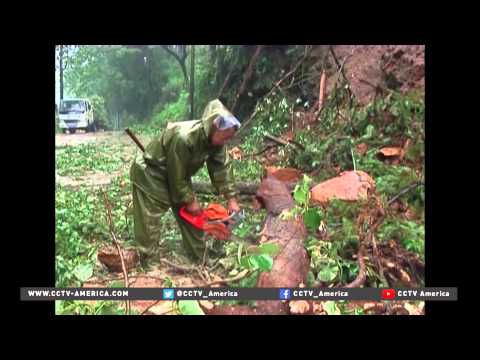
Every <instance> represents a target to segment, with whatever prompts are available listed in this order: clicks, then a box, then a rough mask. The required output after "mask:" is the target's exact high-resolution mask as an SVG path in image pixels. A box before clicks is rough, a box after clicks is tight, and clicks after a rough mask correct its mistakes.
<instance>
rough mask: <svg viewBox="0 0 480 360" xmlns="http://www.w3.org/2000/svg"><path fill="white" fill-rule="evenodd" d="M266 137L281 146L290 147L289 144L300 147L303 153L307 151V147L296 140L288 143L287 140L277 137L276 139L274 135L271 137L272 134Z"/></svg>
mask: <svg viewBox="0 0 480 360" xmlns="http://www.w3.org/2000/svg"><path fill="white" fill-rule="evenodd" d="M265 137H266V138H267V139H269V140H272V141H273V142H276V143H277V144H280V145H285V146H286V145H289V144H294V145H296V146H297V147H299V148H300V149H302V150H303V151H305V147H304V146H303V145H302V144H300V143H298V142H296V141H294V140H288V141H287V140H283V139H280V138H277V137H275V136H273V135H270V134H267V135H265Z"/></svg>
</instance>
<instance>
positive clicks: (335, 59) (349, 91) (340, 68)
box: [329, 45, 353, 107]
mask: <svg viewBox="0 0 480 360" xmlns="http://www.w3.org/2000/svg"><path fill="white" fill-rule="evenodd" d="M329 49H330V53H331V54H332V57H333V60H334V61H335V64H336V65H337V69H339V71H340V72H341V74H342V76H343V79H344V80H345V82H346V83H347V85H348V86H347V91H348V96H349V99H350V104H349V105H350V107H352V99H353V94H352V91H351V90H350V82H349V81H348V78H347V75H345V70H344V69H343V64H345V61H344V62H343V64H342V65H340V63H339V61H338V59H337V56H336V55H335V51H334V50H333V46H332V45H329ZM352 54H353V53H352Z"/></svg>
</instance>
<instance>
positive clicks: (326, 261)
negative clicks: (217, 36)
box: [55, 46, 425, 315]
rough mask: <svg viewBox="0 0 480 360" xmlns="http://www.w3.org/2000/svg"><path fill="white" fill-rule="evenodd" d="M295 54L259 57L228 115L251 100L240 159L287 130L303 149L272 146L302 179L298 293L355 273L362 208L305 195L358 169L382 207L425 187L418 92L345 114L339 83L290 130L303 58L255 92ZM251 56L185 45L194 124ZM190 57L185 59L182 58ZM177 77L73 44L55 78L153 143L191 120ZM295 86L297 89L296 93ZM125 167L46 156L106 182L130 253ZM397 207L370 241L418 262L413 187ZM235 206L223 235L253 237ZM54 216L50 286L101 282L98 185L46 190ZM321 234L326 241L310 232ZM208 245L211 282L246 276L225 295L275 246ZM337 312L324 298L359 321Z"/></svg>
mask: <svg viewBox="0 0 480 360" xmlns="http://www.w3.org/2000/svg"><path fill="white" fill-rule="evenodd" d="M187 50H188V49H187ZM303 53H304V49H303V47H296V46H287V47H272V48H271V49H269V50H268V51H266V52H265V54H264V56H263V57H261V58H260V60H259V62H258V64H257V66H256V67H255V71H254V73H253V75H252V79H251V82H250V84H249V86H248V87H247V91H245V93H244V94H242V96H241V97H240V101H239V105H238V111H235V113H236V114H239V118H240V119H241V120H242V121H244V120H246V119H248V116H249V115H250V114H251V113H252V112H253V109H254V107H255V105H256V104H257V101H258V100H260V99H261V100H260V102H259V104H258V108H257V113H256V116H255V118H254V119H253V120H252V121H251V122H250V124H249V125H248V127H247V129H245V130H244V131H245V136H244V137H243V139H242V141H241V143H240V144H239V146H240V147H241V149H242V150H243V152H244V153H245V154H253V153H256V152H258V151H260V150H262V149H263V148H264V146H265V135H266V134H271V135H274V136H281V135H282V134H284V133H285V132H287V131H291V130H292V129H293V130H294V131H293V136H294V140H295V141H296V142H298V143H300V144H301V145H303V146H304V147H305V151H299V150H298V148H296V147H295V146H291V145H288V146H284V147H278V149H277V150H278V151H277V153H278V157H279V161H278V163H277V164H276V166H288V167H294V168H297V169H300V170H302V171H303V172H304V173H305V174H307V175H305V177H304V178H303V181H301V182H300V183H299V184H297V186H296V188H295V189H294V193H293V195H294V200H295V202H296V207H295V209H294V210H293V212H292V215H295V214H301V215H302V216H303V219H304V221H305V225H306V227H307V229H308V236H307V238H306V240H305V247H306V249H307V251H308V253H309V255H310V257H311V265H310V271H309V274H308V279H307V286H335V285H338V284H346V283H349V282H351V281H353V280H354V279H355V277H356V276H357V274H358V272H359V267H358V262H357V259H356V254H357V250H358V246H359V241H360V235H361V234H360V233H359V229H358V228H357V218H358V216H359V214H360V213H361V212H362V211H363V209H364V208H365V206H366V204H365V203H364V202H356V203H346V202H343V201H340V200H333V201H331V202H330V203H329V205H328V206H325V207H311V206H310V205H309V204H310V202H309V197H310V192H309V187H310V186H311V185H312V184H315V183H318V182H321V181H323V180H326V179H329V178H331V177H333V176H336V175H338V173H339V172H340V171H346V170H353V169H356V170H362V171H365V172H366V173H368V174H369V175H370V176H371V177H372V178H374V180H375V183H376V193H377V194H378V195H379V197H380V199H381V201H382V203H383V205H384V208H387V209H388V206H387V203H388V201H389V200H390V199H392V198H393V197H394V196H395V195H397V194H399V192H400V191H401V190H402V189H404V188H405V187H407V186H408V185H410V184H412V183H414V182H416V181H422V180H423V179H424V157H425V150H424V140H425V124H424V121H425V120H424V117H425V106H424V102H423V99H422V98H421V97H419V96H418V94H415V93H408V94H400V93H397V92H390V93H389V95H387V96H384V97H377V98H376V100H375V101H374V102H372V103H370V104H368V105H367V106H360V104H358V103H356V102H355V100H353V102H352V104H351V105H352V106H350V103H349V98H348V91H347V89H346V88H345V87H344V86H338V87H335V89H334V90H332V92H331V93H330V94H329V96H328V98H327V99H326V103H325V106H324V109H323V110H322V112H321V114H320V116H319V119H318V120H317V121H316V122H313V123H310V124H304V125H303V126H299V124H300V123H301V121H300V120H301V119H302V117H304V116H305V113H306V112H308V111H310V110H311V106H312V105H313V103H314V101H315V100H316V96H314V95H312V94H317V93H318V92H317V91H316V90H317V89H318V88H317V89H315V86H317V85H316V84H317V83H318V77H314V78H312V79H313V80H312V81H311V82H310V81H307V80H305V79H307V78H308V76H311V74H308V72H307V71H308V69H309V65H310V64H309V63H308V62H306V63H305V65H304V66H303V67H300V68H299V71H298V74H296V75H297V76H298V77H299V78H300V80H295V81H294V82H293V81H292V83H290V85H291V84H293V85H292V87H291V88H289V89H288V91H281V90H279V91H277V90H275V91H274V92H272V93H271V94H270V95H269V96H267V97H265V98H263V96H264V95H265V94H267V93H268V92H269V91H270V89H272V87H273V85H274V84H275V83H276V82H277V81H278V79H279V78H281V77H282V76H283V74H284V73H285V71H286V70H285V69H290V68H291V67H292V66H293V64H295V63H296V62H297V61H298V60H299V59H300V58H301V57H302V56H303ZM251 54H252V48H251V47H247V46H246V47H235V46H216V47H212V46H196V54H195V57H196V64H195V79H196V80H195V81H196V85H195V88H196V91H195V108H196V111H195V114H194V115H195V117H196V118H198V117H200V116H201V111H202V110H203V106H204V105H205V104H206V103H207V102H208V101H209V100H211V99H212V98H215V97H217V95H218V94H219V93H220V92H221V91H220V90H222V88H223V92H222V94H221V95H222V99H224V102H225V103H227V104H232V103H233V100H234V99H235V96H236V95H237V90H238V89H239V87H240V84H241V83H242V81H243V80H244V73H245V69H246V68H247V66H248V63H249V60H250V57H251ZM189 59H190V58H189V55H188V54H187V57H186V61H187V62H188V60H189ZM304 72H305V74H304ZM229 74H230V75H229ZM188 76H189V75H188V74H187V78H188ZM227 77H228V82H227V81H226V80H227ZM186 80H188V79H186V78H185V74H184V73H183V71H182V67H181V66H179V62H178V61H177V60H176V59H175V58H174V57H173V56H172V55H171V54H169V53H168V52H167V51H166V50H165V49H164V48H162V47H161V46H158V47H152V48H133V47H132V48H129V47H125V46H120V47H96V46H78V47H74V49H73V50H72V51H71V52H70V63H69V67H68V68H67V69H66V71H65V85H66V92H67V95H68V96H78V97H88V98H89V99H90V100H91V102H92V104H93V107H94V109H95V112H96V115H95V116H96V118H97V119H99V121H100V122H102V123H104V124H106V125H107V126H108V127H110V128H113V127H114V120H113V119H115V118H116V117H120V118H121V126H123V127H125V126H130V127H131V128H132V130H133V131H134V132H135V133H136V134H137V135H140V136H143V135H148V136H155V135H158V134H159V133H160V132H161V131H162V129H163V128H164V127H165V126H166V123H167V122H168V121H179V120H186V119H188V118H190V99H189V93H188V88H187V86H186V82H188V81H186ZM297 81H298V82H301V81H304V82H303V83H301V84H300V85H298V86H295V83H296V82H297ZM225 82H226V86H225V87H224V83H225ZM290 85H289V86H290ZM282 86H286V84H282ZM314 89H315V91H314ZM406 140H410V145H409V146H408V148H407V151H406V153H405V156H404V158H403V160H402V161H400V162H399V163H398V164H389V163H386V162H385V161H382V159H380V158H379V157H378V150H379V149H380V148H382V147H386V146H400V147H401V146H403V145H404V143H405V141H406ZM359 145H365V147H366V151H365V152H363V151H360V150H359ZM132 160H133V157H132V154H131V153H128V151H127V152H126V151H125V146H124V145H122V144H120V143H114V142H110V141H108V140H107V141H106V142H104V143H100V144H99V143H91V144H81V145H77V146H67V147H64V148H58V149H56V171H57V174H58V175H60V176H65V177H72V178H76V177H80V176H86V175H88V176H89V175H91V174H93V173H99V172H102V173H107V174H110V175H112V176H113V180H112V182H111V183H110V184H109V185H108V186H106V187H104V190H105V191H106V193H107V194H108V197H109V201H110V203H111V205H112V210H113V220H114V227H115V231H116V234H117V236H118V237H119V239H120V240H121V241H122V243H123V244H124V245H125V246H129V245H134V244H133V239H132V236H133V224H132V217H131V214H130V213H129V209H130V202H131V194H130V181H129V176H128V167H129V165H130V163H131V161H132ZM258 160H259V158H258V157H246V158H243V159H242V160H241V161H239V160H234V163H233V164H234V165H233V166H234V172H235V178H236V180H237V181H255V182H258V181H259V180H260V179H261V177H262V175H263V172H264V165H263V164H261V163H260V162H259V161H258ZM193 180H194V181H209V177H208V172H207V169H206V168H203V169H202V170H201V171H199V173H197V174H196V175H195V177H194V179H193ZM200 198H201V200H202V201H203V202H204V203H208V202H213V201H215V202H221V201H222V199H220V198H218V197H216V196H213V195H202V196H201V197H200ZM399 200H400V201H401V202H402V203H403V204H404V205H405V207H406V208H408V209H409V210H410V211H411V212H412V214H413V216H410V217H408V218H407V217H406V216H405V214H404V213H401V212H397V211H393V210H391V209H389V210H388V211H387V212H386V216H385V219H384V221H383V223H382V224H381V225H380V226H379V228H378V230H377V231H376V240H377V243H378V244H379V245H380V244H387V243H388V242H389V241H392V240H393V241H395V242H397V243H398V244H399V245H400V246H401V247H402V248H403V249H404V250H406V251H410V252H413V253H415V254H418V255H419V257H420V258H421V259H422V260H424V256H425V254H424V242H425V228H424V209H425V190H424V186H418V187H415V188H414V189H412V190H410V191H409V192H407V193H405V194H403V195H401V196H400V197H399ZM242 205H243V206H242V207H243V208H244V209H245V211H246V217H245V220H244V222H243V223H242V224H241V225H240V226H238V227H237V228H236V229H235V230H234V235H235V236H237V237H238V238H240V239H243V240H249V239H252V238H253V239H257V238H258V237H259V233H260V231H261V228H262V226H263V221H264V218H265V211H264V210H260V211H257V210H253V209H252V208H251V207H250V205H249V203H248V202H244V203H243V204H242ZM55 211H56V218H55V224H56V236H55V244H56V252H55V256H56V258H55V261H56V286H59V287H61V286H82V284H83V283H85V282H86V281H87V280H88V279H90V278H91V277H92V276H94V275H102V274H103V271H104V270H103V269H102V268H101V267H100V266H99V265H98V263H97V262H96V253H97V251H98V249H99V248H100V247H101V246H103V245H106V244H110V243H111V238H110V234H109V231H108V226H107V223H106V220H105V208H104V204H103V197H102V192H101V189H99V188H97V187H92V186H87V185H86V184H84V185H80V186H79V187H77V188H75V190H74V191H72V189H71V188H69V187H65V186H60V185H57V188H56V210H55ZM161 221H162V223H163V224H162V225H163V229H165V230H164V233H163V236H162V239H161V241H160V244H159V245H160V248H161V250H162V251H163V252H164V253H165V254H168V255H169V256H171V257H172V258H177V255H178V256H182V254H183V249H182V247H181V245H180V244H181V236H180V234H179V232H178V229H177V227H176V225H175V218H174V216H173V214H172V213H171V212H167V213H166V214H165V215H164V216H163V217H162V219H161ZM320 230H321V232H322V233H325V234H327V235H325V236H319V232H320ZM220 245H221V246H220ZM209 246H210V247H211V248H212V250H218V248H219V247H220V248H221V251H220V253H221V256H220V260H219V263H220V265H221V266H220V270H219V271H220V273H221V274H222V276H224V277H227V276H228V277H233V276H236V275H238V274H239V273H240V272H242V271H245V270H248V271H249V273H248V274H249V275H248V276H246V277H244V278H242V279H240V280H237V281H233V282H232V283H231V284H230V285H232V286H236V287H253V286H255V284H256V282H257V280H258V276H259V274H260V272H262V271H270V270H271V268H272V265H273V259H274V257H275V255H276V252H277V250H278V249H275V247H272V246H263V245H262V246H260V247H256V248H254V247H248V246H246V245H244V244H240V243H238V242H233V241H230V242H226V243H225V244H219V243H218V242H217V243H215V244H210V243H209ZM366 266H367V281H366V286H367V285H368V286H380V285H381V284H382V282H381V279H380V276H379V274H378V271H377V270H376V267H375V264H374V263H373V262H371V261H367V264H366ZM174 285H175V284H174V281H173V280H172V279H170V278H169V277H167V278H165V286H174ZM236 303H240V304H248V305H252V306H254V302H251V301H246V302H227V301H221V302H218V304H236ZM346 305H347V304H346V303H345V302H333V301H328V302H325V303H324V304H323V306H324V309H325V310H326V312H327V313H329V314H350V313H351V314H363V310H361V309H353V310H352V309H351V308H349V307H348V306H346ZM122 306H123V305H122V304H121V303H120V302H108V301H100V302H95V303H94V304H89V303H87V302H82V301H73V302H63V301H58V302H56V311H57V313H58V314H91V315H103V314H123V313H124V309H123V308H122ZM176 311H177V312H178V313H181V314H201V313H202V314H203V311H202V310H201V308H200V307H199V305H198V303H197V302H196V301H185V302H179V303H178V304H177V307H176Z"/></svg>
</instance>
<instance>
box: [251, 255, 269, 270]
mask: <svg viewBox="0 0 480 360" xmlns="http://www.w3.org/2000/svg"><path fill="white" fill-rule="evenodd" d="M250 264H252V266H254V268H259V269H260V270H262V271H270V270H271V269H272V266H273V259H272V257H271V256H270V255H267V254H261V255H252V256H251V257H250Z"/></svg>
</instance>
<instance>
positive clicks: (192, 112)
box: [190, 45, 195, 120]
mask: <svg viewBox="0 0 480 360" xmlns="http://www.w3.org/2000/svg"><path fill="white" fill-rule="evenodd" d="M191 47H192V48H191V50H190V51H191V56H192V57H191V59H190V119H192V120H193V119H195V45H191Z"/></svg>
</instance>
